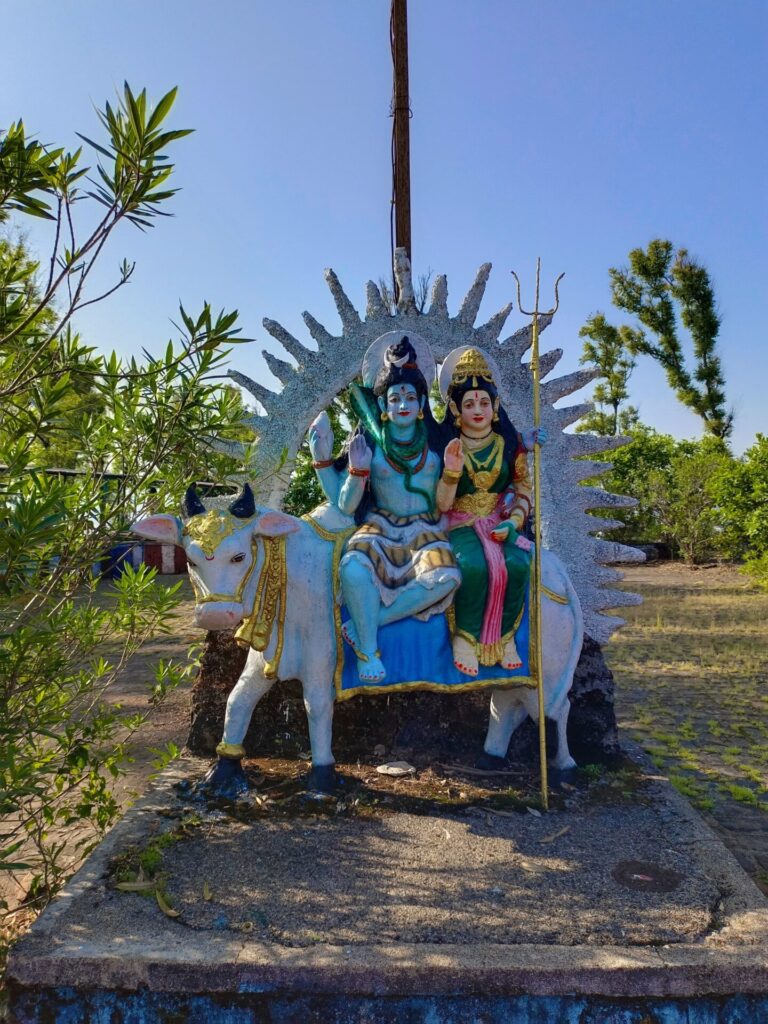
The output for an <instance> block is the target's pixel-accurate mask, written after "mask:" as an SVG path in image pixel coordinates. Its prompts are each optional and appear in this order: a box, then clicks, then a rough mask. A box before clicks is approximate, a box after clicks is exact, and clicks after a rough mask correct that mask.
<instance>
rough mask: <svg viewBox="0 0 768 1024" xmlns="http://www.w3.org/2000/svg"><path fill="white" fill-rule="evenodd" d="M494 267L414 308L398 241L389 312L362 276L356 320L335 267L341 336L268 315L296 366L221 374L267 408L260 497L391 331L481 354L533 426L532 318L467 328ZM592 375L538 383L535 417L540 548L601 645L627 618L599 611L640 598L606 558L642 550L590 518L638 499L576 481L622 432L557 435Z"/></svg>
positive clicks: (256, 424) (625, 557)
mask: <svg viewBox="0 0 768 1024" xmlns="http://www.w3.org/2000/svg"><path fill="white" fill-rule="evenodd" d="M490 271H491V264H490V263H484V264H483V265H482V266H481V267H480V269H479V270H478V272H477V275H476V277H475V280H474V282H473V284H472V286H471V287H470V289H469V291H468V292H467V294H466V296H465V298H464V300H463V301H462V303H461V306H460V308H459V311H458V313H457V314H456V315H455V316H451V315H450V314H449V311H448V286H447V281H446V278H445V276H444V275H440V276H438V277H436V278H435V281H434V284H433V287H432V293H431V301H430V304H429V308H428V309H427V310H426V312H424V313H420V312H419V311H418V309H417V307H416V302H415V297H414V291H413V284H412V280H411V269H410V265H409V262H408V259H407V257H406V255H405V252H404V250H397V253H396V258H395V274H396V278H397V283H398V287H399V295H400V299H399V302H398V305H397V309H396V311H395V313H394V314H392V313H390V311H389V309H388V308H387V307H386V306H385V304H384V301H383V299H382V296H381V293H380V291H379V288H378V287H377V286H376V285H375V284H374V283H373V282H372V281H369V282H368V284H367V286H366V292H367V307H366V313H365V317H364V318H363V317H361V316H360V314H359V313H358V311H357V310H356V309H355V306H354V305H353V303H352V302H351V301H350V299H349V298H348V297H347V295H346V293H345V291H344V289H343V288H342V286H341V284H340V282H339V280H338V278H337V276H336V274H335V273H334V272H333V270H326V271H325V279H326V281H327V283H328V287H329V288H330V291H331V294H332V296H333V299H334V302H335V305H336V309H337V310H338V313H339V317H340V319H341V325H342V331H341V334H339V335H333V334H331V333H330V331H328V330H327V329H326V328H325V327H324V326H323V325H322V324H320V323H319V322H318V321H317V320H315V318H314V317H313V316H312V315H311V314H309V313H306V312H305V313H304V314H303V319H304V322H305V323H306V325H307V328H308V330H309V333H310V335H311V336H312V338H313V339H314V340H315V342H316V343H317V350H316V351H315V350H312V349H310V348H307V347H306V346H305V345H304V344H302V342H300V341H299V340H298V339H297V338H295V337H294V336H293V335H292V334H290V333H289V332H288V331H287V330H286V329H285V328H284V327H282V326H281V325H280V324H279V323H277V322H276V321H274V320H270V319H268V318H267V319H265V320H264V321H263V323H264V327H265V328H266V330H267V331H268V332H269V333H270V334H271V335H272V337H273V338H275V339H276V340H277V341H278V342H280V344H281V345H282V347H283V348H284V349H285V351H286V352H287V353H288V355H289V356H291V357H292V359H293V360H295V365H294V364H292V363H289V362H287V361H285V360H283V359H279V358H277V357H276V356H274V355H272V354H271V353H270V352H266V351H264V352H263V353H262V354H263V356H264V359H265V361H266V364H267V366H268V367H269V369H270V371H271V372H272V373H273V374H274V376H275V377H276V378H277V379H278V380H279V381H280V382H281V383H282V385H283V387H282V390H280V391H279V392H276V391H272V390H270V389H269V388H267V387H265V386H264V385H263V384H260V383H259V382H258V381H255V380H253V379H252V378H250V377H248V376H246V374H244V373H241V372H240V371H237V370H230V371H229V376H230V377H231V378H232V379H233V380H234V381H236V382H237V383H238V384H240V385H241V386H242V387H243V388H245V389H246V390H247V391H249V392H250V393H251V394H252V395H253V397H254V398H255V399H256V401H257V402H258V404H259V406H261V408H262V409H263V413H261V414H256V415H252V416H251V415H249V416H248V417H246V418H245V420H244V421H243V422H244V425H245V426H247V427H248V428H249V429H250V430H252V431H253V434H254V436H255V439H256V441H257V444H256V445H255V446H254V447H253V448H250V451H251V452H252V453H255V454H252V461H251V462H250V464H249V466H248V467H247V469H246V470H245V474H244V475H245V476H246V477H247V478H248V479H249V480H250V481H251V484H252V486H253V488H254V491H255V492H256V494H257V498H258V500H260V501H262V502H263V503H264V504H267V505H270V506H271V507H273V508H279V507H280V505H281V502H282V500H283V498H284V496H285V492H286V490H287V488H288V484H289V481H290V475H291V471H292V468H293V464H294V460H295V457H296V453H297V452H298V450H299V447H300V445H301V443H302V441H303V439H304V436H305V434H306V432H307V429H308V427H309V425H310V423H311V422H312V420H313V419H314V418H315V416H317V415H318V414H319V413H320V412H322V411H323V410H324V409H326V408H327V407H328V406H329V405H330V404H331V402H332V401H333V399H334V398H335V397H336V396H337V395H338V394H339V393H340V392H342V391H343V390H344V389H345V388H347V387H348V386H349V384H350V383H351V382H352V381H353V380H354V379H355V377H356V376H357V375H358V374H359V372H360V366H361V363H362V358H363V355H364V353H365V351H366V349H367V348H368V346H369V345H370V344H371V343H372V342H373V341H375V339H376V338H378V337H379V336H380V335H382V334H384V333H385V332H386V331H391V330H393V329H396V330H403V331H408V330H411V331H413V332H415V333H418V334H420V335H421V336H422V337H423V338H424V339H425V340H426V341H427V342H428V343H429V345H430V346H431V349H432V352H433V355H434V357H435V360H436V362H438V363H440V362H441V361H442V360H443V359H444V358H445V356H446V355H447V354H448V353H449V352H450V351H451V350H452V349H454V348H457V347H458V346H460V345H476V346H477V347H479V348H481V349H485V350H486V351H488V352H489V353H490V354H491V355H492V356H493V358H494V359H495V360H496V362H497V363H498V365H499V367H500V370H501V375H502V379H501V380H500V381H499V382H498V383H499V392H500V395H501V399H502V402H503V403H504V405H505V407H506V409H507V411H508V412H509V415H510V418H511V419H512V422H513V423H515V424H517V425H518V426H519V427H520V428H521V429H522V428H526V427H529V426H531V424H532V419H533V412H532V410H533V386H532V378H531V373H530V369H529V367H528V365H527V364H526V363H524V362H523V356H524V355H525V353H526V352H527V351H528V350H529V348H530V347H531V328H530V325H528V326H526V327H523V328H521V329H520V330H518V331H516V332H515V333H514V334H512V335H510V336H508V337H506V338H503V339H501V333H502V330H503V328H504V324H505V323H506V320H507V318H508V316H509V314H510V312H511V311H512V308H513V307H512V303H508V304H507V305H505V306H504V307H503V308H502V309H501V310H499V312H498V313H496V314H494V315H493V316H492V317H491V318H490V319H489V320H488V321H487V322H486V323H484V324H482V325H481V326H477V327H476V326H475V320H476V318H477V314H478V311H479V309H480V304H481V302H482V299H483V295H484V292H485V287H486V283H487V281H488V277H489V274H490ZM549 322H550V318H547V317H542V318H541V320H540V328H541V329H543V328H545V327H546V326H547V325H548V324H549ZM562 354H563V353H562V350H561V349H552V350H550V351H549V352H544V353H542V354H541V356H540V366H541V376H542V377H547V376H548V375H549V374H550V373H551V371H552V370H553V369H554V368H555V366H556V365H557V363H558V362H559V361H560V359H561V357H562ZM596 375H597V370H596V369H594V368H592V369H590V368H587V369H580V370H576V371H574V372H572V373H568V374H565V375H563V376H560V377H553V378H550V379H548V380H545V381H544V382H543V383H542V385H541V421H542V424H543V426H545V427H546V428H547V430H548V432H549V440H548V442H547V444H546V446H545V448H544V454H543V457H542V524H543V526H542V528H543V541H544V545H545V546H546V547H548V548H551V549H552V550H553V551H556V552H557V553H558V555H559V556H560V557H561V558H562V560H563V561H564V562H565V564H566V566H567V568H568V572H569V574H570V576H571V579H572V581H573V584H574V587H575V588H576V591H577V593H578V595H579V598H580V600H581V603H582V607H583V611H584V626H585V631H586V633H587V634H588V635H589V636H591V637H592V638H593V639H594V640H595V641H597V643H599V644H604V643H605V642H606V641H607V640H608V639H609V637H610V636H611V634H612V633H613V631H614V630H615V629H617V628H618V627H619V626H620V625H622V624H623V620H622V619H620V618H618V617H617V616H615V615H608V614H605V610H606V609H612V608H618V607H620V606H625V605H632V604H637V603H638V602H639V600H640V598H639V597H638V596H637V595H635V594H629V593H626V592H624V591H621V590H616V589H614V588H613V587H612V586H611V584H614V583H616V582H618V581H619V580H621V578H622V574H621V573H620V572H618V571H617V570H616V569H614V568H611V567H609V566H608V565H607V564H606V563H616V562H634V561H642V559H643V555H642V554H641V553H640V552H639V551H637V550H636V549H634V548H630V547H626V546H624V545H621V544H618V543H616V542H613V541H608V540H604V539H602V538H598V537H595V536H594V533H595V532H596V531H606V530H610V529H611V527H615V526H618V525H621V524H620V523H617V522H616V521H615V520H609V519H604V518H597V517H595V516H593V515H590V510H596V509H611V508H623V507H629V506H632V505H634V504H635V502H634V499H632V498H627V497H623V496H621V495H614V494H610V493H608V492H607V491H604V490H602V489H601V488H599V487H590V486H585V485H584V484H583V481H586V480H589V479H591V478H593V477H596V476H598V475H599V474H601V473H603V472H605V471H606V470H607V469H609V468H610V465H611V464H610V463H609V462H602V461H594V460H590V461H578V460H579V459H580V457H584V456H595V455H597V454H600V453H602V452H606V451H608V450H610V449H614V448H617V447H620V446H621V445H622V444H625V443H626V442H627V439H626V438H620V437H596V436H594V435H590V434H568V433H565V428H566V427H567V426H569V425H570V424H572V423H575V422H576V421H577V420H579V419H580V418H581V417H582V416H584V415H585V414H586V413H587V412H588V411H589V410H590V409H591V407H592V406H591V403H586V404H579V405H572V406H567V407H565V408H556V407H555V402H557V401H558V400H559V399H561V398H564V397H566V396H567V395H570V394H572V393H573V392H575V391H578V390H579V389H580V388H582V387H584V385H586V384H588V383H589V382H590V381H591V380H593V379H594V378H595V376H596ZM217 447H219V448H220V449H221V450H224V451H227V452H229V453H230V454H232V455H236V456H242V455H243V454H244V453H245V450H246V447H245V446H244V445H240V444H238V443H236V442H228V441H218V442H217Z"/></svg>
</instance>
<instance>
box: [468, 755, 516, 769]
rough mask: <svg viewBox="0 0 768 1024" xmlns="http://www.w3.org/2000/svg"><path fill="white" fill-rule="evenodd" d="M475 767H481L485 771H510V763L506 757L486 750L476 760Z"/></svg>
mask: <svg viewBox="0 0 768 1024" xmlns="http://www.w3.org/2000/svg"><path fill="white" fill-rule="evenodd" d="M475 768H479V769H480V771H483V772H505V771H508V769H509V765H508V764H507V762H506V760H505V758H503V757H498V756H497V755H496V754H489V753H487V752H486V751H485V750H484V751H483V752H482V754H480V756H479V757H478V759H477V760H476V761H475Z"/></svg>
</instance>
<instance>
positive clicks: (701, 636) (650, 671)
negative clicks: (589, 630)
mask: <svg viewBox="0 0 768 1024" xmlns="http://www.w3.org/2000/svg"><path fill="white" fill-rule="evenodd" d="M624 586H625V588H626V589H628V590H635V591H636V592H638V593H641V594H642V595H643V597H644V598H645V602H644V604H643V605H641V606H639V607H637V608H628V609H626V610H624V611H623V613H622V614H624V615H625V616H626V619H627V625H626V626H625V627H624V628H623V629H622V630H620V631H619V632H618V633H617V634H616V635H615V637H614V638H613V640H612V641H611V643H610V644H609V645H608V646H607V648H606V650H605V654H606V660H607V661H608V663H609V665H610V667H611V669H612V671H613V672H614V675H615V678H616V713H617V718H618V720H619V726H620V729H621V731H622V734H623V735H629V736H631V737H633V738H634V739H636V740H637V741H638V742H639V743H641V744H642V745H643V747H644V748H645V749H646V750H647V751H648V752H649V753H650V755H651V756H652V758H653V760H654V763H655V764H656V765H657V766H658V767H659V768H660V769H661V770H663V771H664V772H665V773H667V774H668V775H669V777H670V779H671V781H672V783H673V785H674V786H675V787H676V788H677V789H678V790H679V792H681V793H682V794H683V795H684V796H685V797H686V798H687V799H689V800H690V801H691V803H693V805H694V806H695V807H696V808H697V809H698V810H699V811H700V813H701V814H702V815H703V816H704V818H705V820H706V821H707V822H708V823H709V824H710V825H711V826H712V828H714V829H715V831H716V832H717V833H718V835H719V836H720V837H721V838H722V840H723V842H724V843H725V844H726V846H727V847H728V848H729V849H730V850H731V851H732V852H733V853H734V855H735V856H736V858H737V859H738V861H739V863H740V864H741V865H742V866H743V867H744V869H745V870H746V871H747V872H748V873H749V874H750V875H751V876H752V878H753V879H754V880H755V881H756V882H757V884H758V885H759V886H760V887H761V888H762V889H763V891H764V892H766V893H768V686H767V685H766V684H768V594H764V593H760V592H758V591H755V590H753V589H751V588H750V587H749V586H748V584H747V581H746V580H745V578H744V576H742V575H741V574H740V573H739V572H738V571H737V570H736V569H735V568H733V567H731V566H710V567H707V568H703V569H689V568H687V567H685V566H683V565H680V564H678V563H669V562H667V563H664V562H662V563H658V564H656V565H649V566H637V567H631V568H629V569H628V570H627V571H626V578H625V582H624Z"/></svg>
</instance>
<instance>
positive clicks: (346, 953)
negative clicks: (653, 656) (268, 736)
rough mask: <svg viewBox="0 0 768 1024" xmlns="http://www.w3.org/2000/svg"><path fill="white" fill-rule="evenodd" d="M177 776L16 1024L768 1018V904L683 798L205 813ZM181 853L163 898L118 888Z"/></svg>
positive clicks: (251, 806) (103, 860) (103, 881)
mask: <svg viewBox="0 0 768 1024" xmlns="http://www.w3.org/2000/svg"><path fill="white" fill-rule="evenodd" d="M202 768H203V764H202V762H198V761H192V760H189V761H186V762H183V763H182V764H181V765H180V766H178V767H176V768H174V769H173V770H172V771H170V772H168V773H166V775H165V776H164V778H163V780H162V782H161V784H160V785H159V786H158V787H157V788H156V789H155V790H154V791H153V792H152V793H150V794H149V795H148V796H147V797H145V798H144V799H143V800H142V801H141V802H140V803H139V804H138V805H137V806H136V807H135V808H134V809H133V810H132V811H131V812H130V813H129V814H128V815H127V816H126V818H125V819H123V821H122V822H120V823H119V824H118V825H117V826H116V827H115V828H114V829H113V830H112V832H111V833H110V834H109V836H108V837H107V839H106V840H105V842H104V843H103V844H102V845H101V847H100V848H99V849H98V850H97V851H96V852H95V853H94V854H93V855H92V856H91V858H89V860H88V862H87V863H86V865H85V866H84V868H83V869H82V870H81V871H80V872H79V873H78V875H77V876H75V878H74V879H73V880H72V882H71V883H70V885H69V886H68V887H67V889H66V890H65V891H64V893H63V894H62V895H61V896H60V897H59V899H58V900H57V901H56V902H55V903H54V904H53V905H52V906H51V907H50V908H49V909H48V910H47V911H46V912H45V913H44V914H43V915H42V917H41V918H40V920H39V921H38V922H37V924H36V925H35V926H34V928H33V929H32V932H31V933H30V935H29V936H28V937H27V938H26V939H24V940H23V941H22V942H21V943H20V944H19V945H18V946H17V947H16V948H15V950H14V951H13V953H12V957H11V962H10V966H9V981H10V985H11V989H12V993H13V1002H12V1005H13V1008H14V1009H13V1012H14V1014H15V1020H16V1021H17V1022H18V1024H70V1022H78V1024H80V1022H94V1024H96V1022H98V1024H102V1022H104V1024H139V1022H141V1024H143V1022H145V1021H155V1020H157V1021H164V1022H171V1021H173V1022H182V1021H190V1022H195V1021H203V1020H204V1021H205V1022H206V1024H215V1022H219V1021H221V1022H224V1021H226V1022H234V1024H240V1022H243V1024H244V1022H246V1021H247V1022H252V1021H288V1020H302V1021H307V1020H323V1021H338V1022H342V1021H344V1022H346V1021H350V1022H351V1021H369V1022H374V1021H389V1020H393V1021H394V1020H398V1021H401V1020H407V1021H414V1022H415V1021H425V1022H426V1021H435V1022H437V1021H453V1020H456V1021H458V1020H462V1021H468V1020H483V1021H489V1022H490V1021H497V1020H498V1021H502V1020H504V1021H506V1022H507V1024H509V1022H512V1024H514V1022H517V1021H520V1022H522V1021H526V1022H527V1021H534V1022H548V1021H552V1022H558V1024H559V1022H566V1024H567V1022H571V1021H573V1022H579V1024H599V1022H603V1024H608V1022H611V1024H613V1022H617V1024H639V1022H640V1021H646V1022H655V1021H658V1022H663V1024H674V1022H677V1021H681V1022H682V1021H686V1022H688V1024H692V1022H699V1021H701V1022H707V1024H710V1022H711V1024H736V1022H747V1021H749V1022H756V1021H760V1020H766V1021H768V944H767V943H768V903H766V901H765V899H764V897H763V896H762V895H761V894H760V892H759V891H758V890H757V889H756V887H755V886H754V885H753V884H752V883H751V881H750V880H749V879H748V877H747V876H746V875H745V874H744V873H743V872H742V871H741V869H740V868H739V867H738V865H737V864H736V862H735V861H734V860H733V858H732V857H731V855H730V854H729V853H728V852H727V851H726V850H725V848H724V847H723V846H722V844H721V843H720V842H719V840H718V839H717V838H716V837H715V836H714V835H713V833H711V832H710V831H709V830H708V829H707V828H706V826H705V825H704V824H703V823H702V822H701V820H700V819H699V818H698V816H697V815H695V814H694V812H693V811H692V810H691V809H690V808H689V806H688V805H687V804H686V803H685V802H684V801H682V800H681V798H680V797H678V795H677V794H676V793H675V792H674V791H673V790H672V789H671V788H670V787H669V786H668V785H667V784H666V782H664V781H663V780H660V779H658V778H654V777H651V776H646V777H645V778H644V779H643V780H642V785H641V786H639V787H635V788H634V789H633V790H632V792H631V794H625V795H624V796H622V797H620V798H618V799H614V800H610V801H607V802H594V801H589V800H586V801H585V800H580V799H578V798H576V799H572V800H571V801H570V803H571V804H573V806H571V807H570V808H565V809H562V810H560V811H558V812H556V813H550V814H548V815H545V816H541V817H537V816H535V815H533V814H529V813H522V814H517V813H502V814H499V813H491V812H490V811H489V810H488V809H487V808H477V807H475V808H469V809H463V810H461V811H457V810H455V809H450V808H447V809H445V810H436V809H435V808H434V807H432V808H431V809H430V810H429V811H428V812H427V813H422V814H415V813H412V811H411V813H407V814H406V813H398V812H396V811H392V810H391V809H389V810H387V809H384V810H382V809H377V810H376V811H375V812H372V811H371V809H370V808H367V809H365V813H362V809H356V808H355V807H354V806H347V805H345V802H344V797H341V798H340V800H339V801H338V806H337V802H336V801H334V802H333V803H332V804H331V805H330V806H329V805H328V804H313V803H308V804H306V805H304V806H303V807H302V810H301V813H300V814H299V815H298V816H297V814H296V813H294V812H295V807H294V805H291V806H292V807H294V811H292V812H291V813H287V812H285V813H283V814H281V812H280V809H279V807H275V808H273V810H272V811H271V812H270V813H269V814H265V813H262V812H261V810H260V808H259V805H258V803H257V802H256V801H255V800H254V799H253V798H251V800H250V802H249V803H245V804H243V805H240V806H238V807H237V808H236V809H235V816H234V817H233V816H231V815H230V814H229V813H227V812H225V811H223V810H221V809H213V810H211V809H209V808H205V807H196V806H195V807H192V808H190V805H189V804H188V803H185V802H183V801H181V800H179V798H178V797H177V795H176V793H175V791H174V790H173V788H172V787H173V783H174V782H175V781H177V780H178V779H179V778H180V777H181V776H182V775H189V774H190V773H192V774H195V773H199V772H201V771H202ZM190 811H193V812H194V815H195V817H194V819H193V821H192V823H191V824H188V825H187V826H186V827H185V828H184V829H182V833H181V835H180V837H179V841H177V842H173V843H170V844H168V845H165V846H164V848H163V851H162V872H161V874H162V876H163V877H164V879H165V881H164V889H165V893H166V894H167V899H168V901H169V903H170V904H171V905H172V907H173V908H175V910H176V911H177V912H178V913H179V916H178V917H177V918H170V917H167V916H165V915H164V914H163V912H162V911H161V909H160V907H159V906H158V904H157V902H156V901H155V899H154V898H153V897H151V896H147V895H137V894H135V893H125V892H120V891H117V890H116V889H115V888H114V880H115V873H114V869H115V858H119V857H120V856H124V855H125V854H126V851H128V850H129V849H130V848H139V849H140V848H146V847H147V845H148V844H149V843H150V842H151V841H152V839H153V838H156V837H157V836H158V835H162V834H164V833H171V834H174V835H177V836H178V835H179V822H180V820H187V821H189V818H190Z"/></svg>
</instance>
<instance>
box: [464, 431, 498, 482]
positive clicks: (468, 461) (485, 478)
mask: <svg viewBox="0 0 768 1024" xmlns="http://www.w3.org/2000/svg"><path fill="white" fill-rule="evenodd" d="M461 440H462V447H463V448H464V455H465V459H464V468H465V469H466V471H467V474H468V476H469V479H470V480H471V481H472V483H473V484H474V485H475V487H476V488H477V489H478V490H479V491H489V490H490V489H491V487H493V485H494V484H495V483H496V481H497V480H498V478H499V474H500V473H501V467H502V465H503V462H504V438H503V437H502V436H501V435H500V434H497V435H496V440H495V441H494V442H493V446H492V448H491V451H490V452H489V453H488V455H486V456H484V457H483V458H482V459H478V458H476V456H475V455H474V453H473V452H472V450H471V449H469V448H468V447H467V446H466V445H465V444H464V437H463V436H462V439H461Z"/></svg>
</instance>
